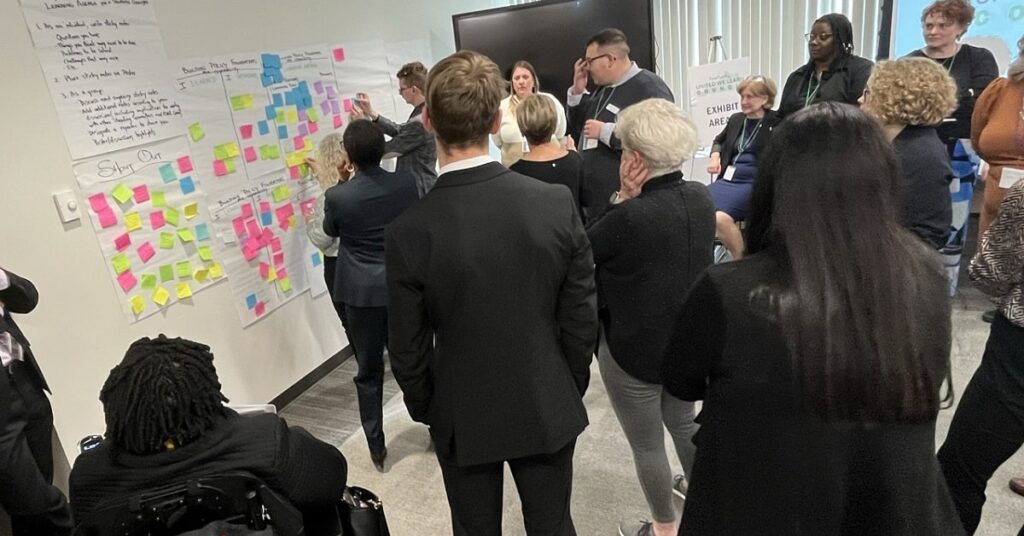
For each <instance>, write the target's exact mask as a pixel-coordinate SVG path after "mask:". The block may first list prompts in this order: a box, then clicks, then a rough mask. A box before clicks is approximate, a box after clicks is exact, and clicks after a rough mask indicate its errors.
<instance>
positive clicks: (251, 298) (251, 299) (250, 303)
mask: <svg viewBox="0 0 1024 536" xmlns="http://www.w3.org/2000/svg"><path fill="white" fill-rule="evenodd" d="M245 306H246V307H248V308H249V309H252V308H254V307H256V295H255V294H250V295H248V296H246V297H245Z"/></svg>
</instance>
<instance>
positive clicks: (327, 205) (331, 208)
mask: <svg viewBox="0 0 1024 536" xmlns="http://www.w3.org/2000/svg"><path fill="white" fill-rule="evenodd" d="M332 197H333V196H331V195H330V192H325V193H324V233H326V234H327V236H333V237H334V238H337V237H339V236H341V232H340V231H339V230H338V222H336V221H335V214H337V212H338V204H337V202H335V201H333V200H332V199H331V198H332Z"/></svg>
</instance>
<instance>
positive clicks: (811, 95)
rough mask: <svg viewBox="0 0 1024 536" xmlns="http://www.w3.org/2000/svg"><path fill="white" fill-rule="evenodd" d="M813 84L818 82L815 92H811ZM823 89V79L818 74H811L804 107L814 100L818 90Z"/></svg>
mask: <svg viewBox="0 0 1024 536" xmlns="http://www.w3.org/2000/svg"><path fill="white" fill-rule="evenodd" d="M811 82H817V84H815V85H814V91H811ZM820 87H821V77H820V76H817V73H814V74H811V79H810V81H808V82H807V92H806V93H805V94H804V107H805V108H806V107H807V105H808V104H810V103H811V101H812V100H814V96H815V95H817V94H818V89H819V88H820Z"/></svg>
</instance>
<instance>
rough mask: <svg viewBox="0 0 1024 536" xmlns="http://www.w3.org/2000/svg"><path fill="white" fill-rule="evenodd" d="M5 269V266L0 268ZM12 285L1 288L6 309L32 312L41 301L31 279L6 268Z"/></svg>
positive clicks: (16, 311)
mask: <svg viewBox="0 0 1024 536" xmlns="http://www.w3.org/2000/svg"><path fill="white" fill-rule="evenodd" d="M0 270H3V268H0ZM4 273H5V274H7V280H8V281H9V282H10V286H9V287H7V288H6V289H4V290H0V301H2V302H4V309H5V310H6V311H9V312H11V313H17V314H26V313H30V312H32V310H33V309H35V308H36V305H37V304H38V303H39V292H37V291H36V286H35V285H33V284H32V282H31V281H29V280H28V279H25V278H24V277H21V276H19V275H17V274H15V273H12V272H9V271H7V270H4Z"/></svg>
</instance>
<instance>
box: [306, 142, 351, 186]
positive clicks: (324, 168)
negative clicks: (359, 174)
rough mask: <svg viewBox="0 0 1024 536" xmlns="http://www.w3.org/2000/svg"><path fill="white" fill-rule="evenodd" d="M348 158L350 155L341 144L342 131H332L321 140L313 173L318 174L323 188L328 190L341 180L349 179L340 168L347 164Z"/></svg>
mask: <svg viewBox="0 0 1024 536" xmlns="http://www.w3.org/2000/svg"><path fill="white" fill-rule="evenodd" d="M347 160H348V157H347V156H346V155H345V149H344V147H342V146H341V134H340V133H338V132H332V133H330V134H328V135H326V136H324V139H322V140H320V145H319V147H318V148H317V158H316V165H315V166H314V169H313V173H314V174H315V175H316V180H317V181H318V182H319V183H320V187H321V188H322V189H324V190H326V189H328V188H330V187H331V186H334V185H335V184H338V183H339V182H345V181H346V180H348V179H346V178H345V177H344V176H342V174H341V170H339V169H338V168H339V167H341V166H342V165H345V164H346V161H347Z"/></svg>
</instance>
